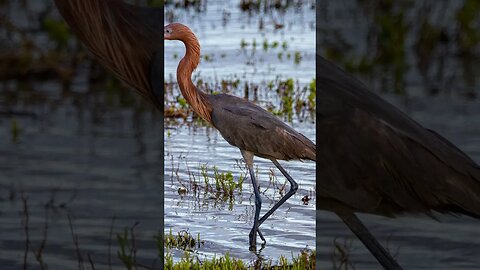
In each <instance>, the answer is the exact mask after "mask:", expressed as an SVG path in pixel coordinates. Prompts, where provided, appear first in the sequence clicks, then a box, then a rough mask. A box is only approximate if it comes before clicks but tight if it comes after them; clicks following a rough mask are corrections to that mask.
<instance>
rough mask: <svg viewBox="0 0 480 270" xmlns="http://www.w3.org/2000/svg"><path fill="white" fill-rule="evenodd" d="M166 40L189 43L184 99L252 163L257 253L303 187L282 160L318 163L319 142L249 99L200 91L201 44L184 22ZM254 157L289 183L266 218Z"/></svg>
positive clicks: (183, 67) (169, 29)
mask: <svg viewBox="0 0 480 270" xmlns="http://www.w3.org/2000/svg"><path fill="white" fill-rule="evenodd" d="M164 39H166V40H180V41H182V42H183V43H184V44H185V48H186V51H185V56H184V57H183V58H182V60H180V63H179V64H178V68H177V81H178V85H179V87H180V91H181V92H182V95H183V96H184V97H185V99H186V100H187V102H188V104H190V106H191V107H192V109H193V110H194V111H195V113H197V114H198V115H199V116H200V117H202V118H203V119H204V120H205V121H207V122H209V123H210V124H212V125H213V126H214V127H215V128H216V129H217V130H218V131H219V132H220V134H222V136H223V138H225V140H226V141H227V142H228V143H230V144H231V145H233V146H236V147H238V148H239V149H240V152H241V153H242V156H243V159H244V160H245V163H246V164H247V168H248V171H249V173H250V178H251V180H252V184H253V191H254V193H255V217H254V220H253V228H252V230H251V231H250V235H249V236H250V237H249V238H250V247H251V248H253V249H254V248H255V247H256V241H257V240H256V239H257V233H258V235H259V236H260V238H261V239H262V240H263V242H264V243H265V242H266V241H265V238H264V237H263V235H262V233H261V232H260V231H259V226H260V225H261V224H262V223H263V222H264V221H265V220H266V219H267V218H268V217H269V216H270V215H271V214H272V213H273V212H274V211H275V210H276V209H277V208H278V207H280V206H281V205H282V204H283V203H284V202H285V201H286V200H288V198H290V197H291V196H292V195H293V194H295V192H296V191H297V189H298V185H297V183H296V182H295V180H293V178H292V177H291V176H290V175H289V174H288V173H287V172H286V171H285V169H284V168H283V167H282V166H281V165H280V163H278V161H277V160H292V159H301V160H313V161H315V144H313V142H312V141H310V140H309V139H308V138H307V137H305V136H303V135H302V134H300V133H298V132H297V131H295V130H294V129H293V128H291V127H289V126H288V125H287V124H285V123H283V122H282V121H280V120H279V119H278V118H277V117H275V116H273V115H272V114H271V113H269V112H267V111H266V110H264V109H262V108H260V107H259V106H257V105H255V104H253V103H251V102H250V101H248V100H245V99H242V98H239V97H235V96H231V95H226V94H218V95H209V94H206V93H204V92H202V91H200V90H198V89H197V88H196V87H195V85H194V84H193V82H192V78H191V77H192V72H193V71H194V70H195V68H196V67H197V66H198V63H199V62H200V44H199V42H198V39H197V38H196V36H195V34H194V33H193V32H192V31H191V30H190V29H189V28H188V27H187V26H185V25H183V24H180V23H172V24H169V25H167V26H165V28H164ZM254 156H258V157H261V158H265V159H270V160H271V161H272V163H273V164H275V166H276V167H277V168H278V169H279V170H280V172H281V173H282V174H283V175H284V176H285V177H286V178H287V180H288V182H289V183H290V190H289V191H288V192H287V193H286V194H285V196H283V197H282V198H281V199H280V200H279V201H278V202H277V203H276V204H275V205H274V206H273V207H272V209H270V210H269V211H268V212H267V213H265V215H264V216H263V217H261V218H260V209H261V207H262V200H261V198H260V191H259V190H258V183H257V180H256V179H255V172H254V170H253V157H254Z"/></svg>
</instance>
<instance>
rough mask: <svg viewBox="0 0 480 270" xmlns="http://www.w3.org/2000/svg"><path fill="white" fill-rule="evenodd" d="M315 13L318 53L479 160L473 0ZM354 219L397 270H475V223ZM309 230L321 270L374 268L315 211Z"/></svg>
mask: <svg viewBox="0 0 480 270" xmlns="http://www.w3.org/2000/svg"><path fill="white" fill-rule="evenodd" d="M317 10H318V13H317V14H319V16H318V18H317V22H318V25H317V42H318V43H317V48H318V52H319V53H320V55H322V56H324V57H325V58H327V59H329V60H331V61H333V62H334V63H336V64H337V65H339V66H340V67H342V68H343V69H345V70H347V71H348V72H349V73H351V74H353V75H355V76H356V77H357V78H359V79H361V80H362V81H363V82H364V83H365V84H366V85H367V86H368V87H369V89H371V90H372V91H374V92H376V93H377V94H379V95H381V96H382V97H383V98H384V99H386V100H388V101H389V102H391V103H393V104H395V105H396V106H398V107H399V108H400V109H401V110H403V111H404V112H406V113H407V114H409V115H410V116H411V117H413V118H414V119H415V120H417V121H418V122H420V123H421V124H422V125H424V126H425V127H427V128H430V129H433V130H435V131H437V132H438V133H440V134H442V135H443V136H444V137H446V138H447V139H449V140H450V141H452V142H453V143H454V144H456V145H457V146H458V147H459V148H460V149H462V150H463V151H465V152H466V153H467V154H468V155H470V156H471V157H472V158H473V159H474V160H475V161H477V163H480V117H479V115H480V100H479V98H480V97H479V93H480V79H479V78H480V77H479V74H480V16H478V14H480V2H479V1H476V0H450V1H448V0H446V1H412V0H405V1H390V0H339V1H333V0H319V1H317ZM426 169H428V168H426ZM361 218H362V220H364V222H365V223H366V224H367V225H368V226H369V227H370V228H371V229H372V233H373V234H374V235H375V236H376V237H377V238H378V239H379V240H380V242H381V243H382V244H384V245H385V246H387V247H388V249H389V250H390V251H391V253H392V254H394V255H395V256H396V258H397V259H398V261H399V263H400V264H401V265H402V266H403V267H405V269H420V268H424V269H476V268H478V264H479V263H480V260H479V257H478V253H477V252H476V250H479V249H480V241H477V239H479V237H480V230H478V227H479V221H478V220H474V219H471V218H468V217H460V218H458V219H457V218H455V217H451V216H439V220H440V221H441V222H437V221H434V220H432V219H430V218H428V217H403V218H398V219H388V218H381V217H375V216H370V215H362V216H361ZM319 220H321V221H319ZM317 230H318V231H319V234H318V235H320V237H319V238H317V247H318V255H319V257H320V261H321V262H322V269H329V267H331V263H329V261H332V260H333V262H335V263H336V266H337V267H340V265H342V267H343V266H345V265H346V264H347V265H348V268H349V269H352V267H353V266H355V267H356V268H357V269H377V268H379V267H380V266H379V265H378V263H377V262H376V261H375V259H374V258H373V256H371V255H370V254H369V252H368V251H367V250H366V249H365V248H364V247H363V245H362V244H361V243H360V242H359V241H358V240H357V239H356V238H355V237H354V236H353V235H352V234H351V232H350V231H349V230H348V229H347V228H346V227H345V226H344V225H343V224H342V223H341V222H340V221H338V220H337V218H336V217H335V216H334V215H332V214H329V213H326V212H324V213H321V214H320V216H319V217H318V219H317ZM332 242H335V243H336V244H335V247H332ZM342 260H343V262H342ZM342 269H343V268H342Z"/></svg>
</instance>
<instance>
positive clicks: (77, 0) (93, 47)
mask: <svg viewBox="0 0 480 270" xmlns="http://www.w3.org/2000/svg"><path fill="white" fill-rule="evenodd" d="M55 4H56V6H57V8H58V10H59V11H60V14H61V15H62V16H63V18H64V19H65V21H66V22H67V24H68V25H69V26H70V28H71V29H72V30H73V32H74V33H75V35H76V36H77V37H78V38H79V39H80V41H82V43H83V44H85V46H86V47H87V48H88V49H89V50H90V51H91V52H92V53H93V54H94V55H95V56H96V57H97V58H98V60H99V62H100V63H101V64H102V65H103V66H104V67H106V68H108V69H110V70H111V71H112V72H113V73H114V74H115V75H116V76H117V77H118V78H119V79H121V80H122V81H123V82H125V83H126V84H128V85H129V86H131V87H133V88H135V89H136V90H137V91H138V92H139V93H140V95H142V96H143V97H145V98H146V99H147V100H154V101H155V100H157V98H158V97H156V95H155V93H154V92H153V91H152V89H151V86H150V78H149V76H150V75H149V74H150V68H149V67H150V61H151V57H152V54H153V53H154V52H156V51H160V50H161V46H163V41H162V39H161V36H162V33H161V31H162V29H163V25H161V23H163V12H162V10H161V9H160V8H142V7H136V6H133V5H129V4H126V3H123V1H121V0H102V1H99V0H68V1H67V0H55ZM158 76H161V74H158Z"/></svg>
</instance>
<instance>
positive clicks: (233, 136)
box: [210, 94, 315, 160]
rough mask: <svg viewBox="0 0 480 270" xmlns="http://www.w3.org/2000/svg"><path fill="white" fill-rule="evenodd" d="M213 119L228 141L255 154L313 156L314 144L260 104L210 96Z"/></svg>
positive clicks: (281, 157) (230, 97)
mask: <svg viewBox="0 0 480 270" xmlns="http://www.w3.org/2000/svg"><path fill="white" fill-rule="evenodd" d="M210 103H211V105H212V108H213V110H212V122H213V125H214V126H215V127H216V128H217V129H218V130H219V131H220V133H221V134H222V136H223V137H224V138H225V140H226V141H227V142H229V143H230V144H231V145H234V146H236V147H238V148H240V149H242V150H246V151H250V152H252V153H254V154H255V155H257V156H260V157H264V158H274V159H281V160H290V159H310V160H315V145H314V144H313V143H312V142H311V141H310V140H309V139H308V138H306V137H305V136H303V135H302V134H300V133H299V132H297V131H295V130H294V129H293V128H291V127H290V126H288V125H287V124H285V123H283V122H282V121H281V120H279V119H278V118H277V117H275V116H273V115H272V114H271V113H269V112H267V111H265V110H264V109H262V108H260V107H259V106H257V105H255V104H253V103H251V102H249V101H247V100H244V99H241V98H238V97H234V96H230V95H223V94H222V95H213V96H210Z"/></svg>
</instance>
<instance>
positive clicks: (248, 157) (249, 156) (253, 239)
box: [241, 150, 265, 249]
mask: <svg viewBox="0 0 480 270" xmlns="http://www.w3.org/2000/svg"><path fill="white" fill-rule="evenodd" d="M241 152H242V156H243V159H245V163H246V164H247V167H248V171H249V173H250V178H251V179H252V184H253V192H254V193H255V217H254V220H253V228H252V230H251V231H250V235H249V238H250V249H252V248H253V249H255V248H256V246H257V232H258V235H259V236H260V238H261V239H262V241H264V242H265V238H264V237H263V235H262V233H261V232H260V231H259V230H258V226H260V225H259V222H258V218H259V217H260V209H261V208H262V199H261V198H260V191H259V190H258V183H257V179H256V178H255V173H254V171H253V153H251V152H248V151H243V150H241Z"/></svg>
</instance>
